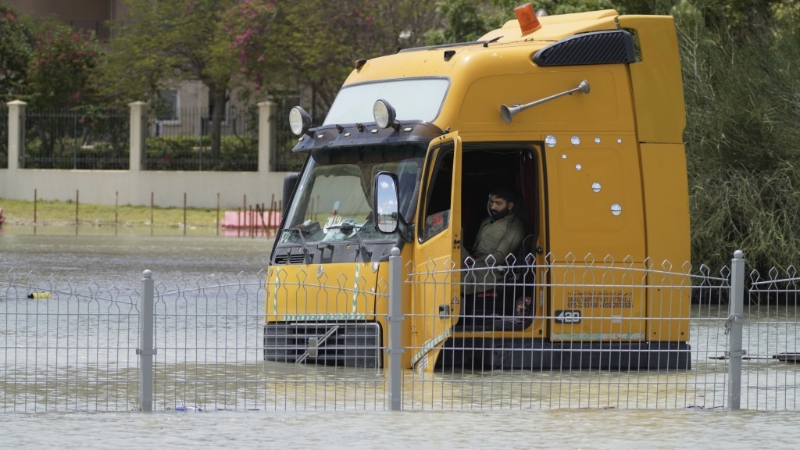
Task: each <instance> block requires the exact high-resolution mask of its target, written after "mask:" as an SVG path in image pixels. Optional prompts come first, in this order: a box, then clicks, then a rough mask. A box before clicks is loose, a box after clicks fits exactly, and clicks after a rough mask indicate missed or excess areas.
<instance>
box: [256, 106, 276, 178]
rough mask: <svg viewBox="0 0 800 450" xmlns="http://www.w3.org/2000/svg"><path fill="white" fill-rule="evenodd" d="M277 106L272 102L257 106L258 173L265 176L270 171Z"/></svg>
mask: <svg viewBox="0 0 800 450" xmlns="http://www.w3.org/2000/svg"><path fill="white" fill-rule="evenodd" d="M276 109H277V105H276V104H275V103H273V102H261V103H259V104H258V173H261V174H266V173H269V171H270V170H272V166H271V165H270V164H271V161H270V159H271V157H272V149H273V147H274V142H275V128H274V126H273V123H274V118H275V110H276Z"/></svg>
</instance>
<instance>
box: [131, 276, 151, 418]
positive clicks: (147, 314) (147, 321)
mask: <svg viewBox="0 0 800 450" xmlns="http://www.w3.org/2000/svg"><path fill="white" fill-rule="evenodd" d="M142 277H143V278H142V297H141V299H140V301H139V348H137V349H136V354H138V355H139V409H140V410H141V411H146V412H151V411H153V355H154V354H155V351H154V350H153V297H154V295H153V291H154V286H153V273H152V272H151V271H149V270H145V271H144V272H143V273H142Z"/></svg>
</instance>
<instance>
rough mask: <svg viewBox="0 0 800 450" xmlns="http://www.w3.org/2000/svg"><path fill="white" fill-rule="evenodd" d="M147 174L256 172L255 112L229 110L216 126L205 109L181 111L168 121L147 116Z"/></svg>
mask: <svg viewBox="0 0 800 450" xmlns="http://www.w3.org/2000/svg"><path fill="white" fill-rule="evenodd" d="M149 115H150V117H151V118H153V119H152V120H150V121H149V126H148V136H147V143H146V144H145V156H144V162H143V167H144V168H145V169H146V170H201V171H202V170H206V171H212V170H213V171H257V170H258V108H257V107H249V108H236V107H230V108H228V109H227V110H226V111H225V116H224V117H223V120H222V122H221V123H220V124H219V129H218V131H217V133H218V138H219V142H218V143H216V142H215V141H214V138H215V136H217V134H215V131H214V123H213V120H212V117H211V113H210V111H209V109H207V108H181V109H179V110H178V111H176V113H175V114H174V115H171V116H170V117H168V118H167V120H159V117H162V118H163V117H164V116H163V115H162V116H160V115H158V114H156V113H155V112H154V111H151V112H150V114H149Z"/></svg>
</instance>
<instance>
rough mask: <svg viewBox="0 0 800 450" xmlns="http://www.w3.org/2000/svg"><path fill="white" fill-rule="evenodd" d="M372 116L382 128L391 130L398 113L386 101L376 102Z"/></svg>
mask: <svg viewBox="0 0 800 450" xmlns="http://www.w3.org/2000/svg"><path fill="white" fill-rule="evenodd" d="M372 115H373V116H375V123H376V124H377V125H378V126H379V127H381V128H389V127H390V126H393V125H394V119H395V118H396V117H397V113H396V112H395V111H394V107H392V105H390V104H389V102H387V101H386V100H383V99H380V100H376V101H375V104H374V105H373V106H372Z"/></svg>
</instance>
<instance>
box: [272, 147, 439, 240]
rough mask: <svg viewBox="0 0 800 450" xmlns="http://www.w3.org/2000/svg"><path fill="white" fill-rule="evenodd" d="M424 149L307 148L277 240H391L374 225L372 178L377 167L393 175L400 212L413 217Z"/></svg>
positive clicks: (404, 215)
mask: <svg viewBox="0 0 800 450" xmlns="http://www.w3.org/2000/svg"><path fill="white" fill-rule="evenodd" d="M426 150H427V146H426V145H425V144H424V143H403V144H392V145H369V146H355V147H343V148H333V149H330V148H323V149H317V150H314V151H312V153H311V158H310V159H309V161H308V164H306V167H305V169H304V171H303V175H302V177H301V178H300V180H299V182H298V184H297V190H296V193H295V195H294V199H293V201H292V204H291V207H290V208H289V213H288V216H287V218H286V230H285V231H284V232H283V233H281V236H280V243H302V242H304V241H305V242H306V243H318V242H336V241H344V240H352V239H357V238H358V239H361V240H362V241H368V240H386V239H396V236H392V235H386V234H382V233H379V232H378V231H377V230H376V229H375V221H374V218H373V212H372V188H373V179H374V177H375V174H377V173H378V172H381V171H387V172H392V173H395V174H397V177H398V184H399V186H398V190H399V194H400V205H399V211H400V213H401V214H402V215H403V217H412V214H413V212H414V209H415V203H416V202H415V200H416V197H417V195H418V190H417V186H419V179H420V175H421V173H422V164H423V159H424V156H425V152H426ZM289 229H291V230H289ZM356 234H358V237H356V236H355V235H356Z"/></svg>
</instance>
